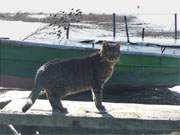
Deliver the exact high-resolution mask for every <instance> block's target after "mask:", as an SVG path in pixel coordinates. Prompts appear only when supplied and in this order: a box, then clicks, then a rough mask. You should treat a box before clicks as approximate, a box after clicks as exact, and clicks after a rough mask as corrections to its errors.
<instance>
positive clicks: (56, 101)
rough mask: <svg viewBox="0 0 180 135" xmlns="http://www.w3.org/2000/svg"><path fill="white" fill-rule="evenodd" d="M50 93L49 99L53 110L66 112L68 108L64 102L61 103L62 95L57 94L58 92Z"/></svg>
mask: <svg viewBox="0 0 180 135" xmlns="http://www.w3.org/2000/svg"><path fill="white" fill-rule="evenodd" d="M47 94H48V99H49V102H50V104H51V106H52V110H53V112H64V113H67V112H68V111H67V108H64V107H63V105H62V103H61V100H60V96H59V95H57V94H49V93H48V92H47Z"/></svg>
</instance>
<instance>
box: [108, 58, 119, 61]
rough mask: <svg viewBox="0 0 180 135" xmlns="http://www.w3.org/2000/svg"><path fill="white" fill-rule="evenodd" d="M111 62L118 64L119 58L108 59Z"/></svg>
mask: <svg viewBox="0 0 180 135" xmlns="http://www.w3.org/2000/svg"><path fill="white" fill-rule="evenodd" d="M107 60H108V61H109V62H116V61H117V58H108V59H107Z"/></svg>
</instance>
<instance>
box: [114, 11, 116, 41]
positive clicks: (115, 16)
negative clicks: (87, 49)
mask: <svg viewBox="0 0 180 135" xmlns="http://www.w3.org/2000/svg"><path fill="white" fill-rule="evenodd" d="M113 38H114V39H115V38H116V14H115V13H113Z"/></svg>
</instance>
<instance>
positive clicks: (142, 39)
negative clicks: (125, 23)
mask: <svg viewBox="0 0 180 135" xmlns="http://www.w3.org/2000/svg"><path fill="white" fill-rule="evenodd" d="M144 31H145V28H143V29H142V41H144Z"/></svg>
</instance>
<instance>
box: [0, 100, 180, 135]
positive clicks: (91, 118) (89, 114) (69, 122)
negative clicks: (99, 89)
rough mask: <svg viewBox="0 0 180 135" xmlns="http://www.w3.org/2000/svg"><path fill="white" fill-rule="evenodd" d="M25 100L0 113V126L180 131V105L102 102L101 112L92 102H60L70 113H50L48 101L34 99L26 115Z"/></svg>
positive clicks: (13, 102)
mask: <svg viewBox="0 0 180 135" xmlns="http://www.w3.org/2000/svg"><path fill="white" fill-rule="evenodd" d="M24 104H25V100H24V99H16V100H13V101H12V102H10V103H9V104H8V105H7V106H5V107H4V108H3V110H1V111H0V124H13V125H26V126H48V127H64V128H88V129H103V130H116V131H122V130H126V131H138V132H139V131H143V132H158V133H159V132H161V131H162V132H168V131H179V130H180V106H170V105H143V104H122V103H104V105H105V107H106V109H107V112H105V113H100V112H99V111H98V110H97V109H96V108H95V105H94V103H93V102H80V101H63V105H64V106H65V107H67V108H68V110H69V113H67V114H64V113H52V111H51V107H50V104H49V102H48V101H47V100H37V101H36V103H35V104H34V106H33V107H32V108H31V109H30V110H29V111H27V112H26V113H22V112H21V108H22V106H23V105H24Z"/></svg>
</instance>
